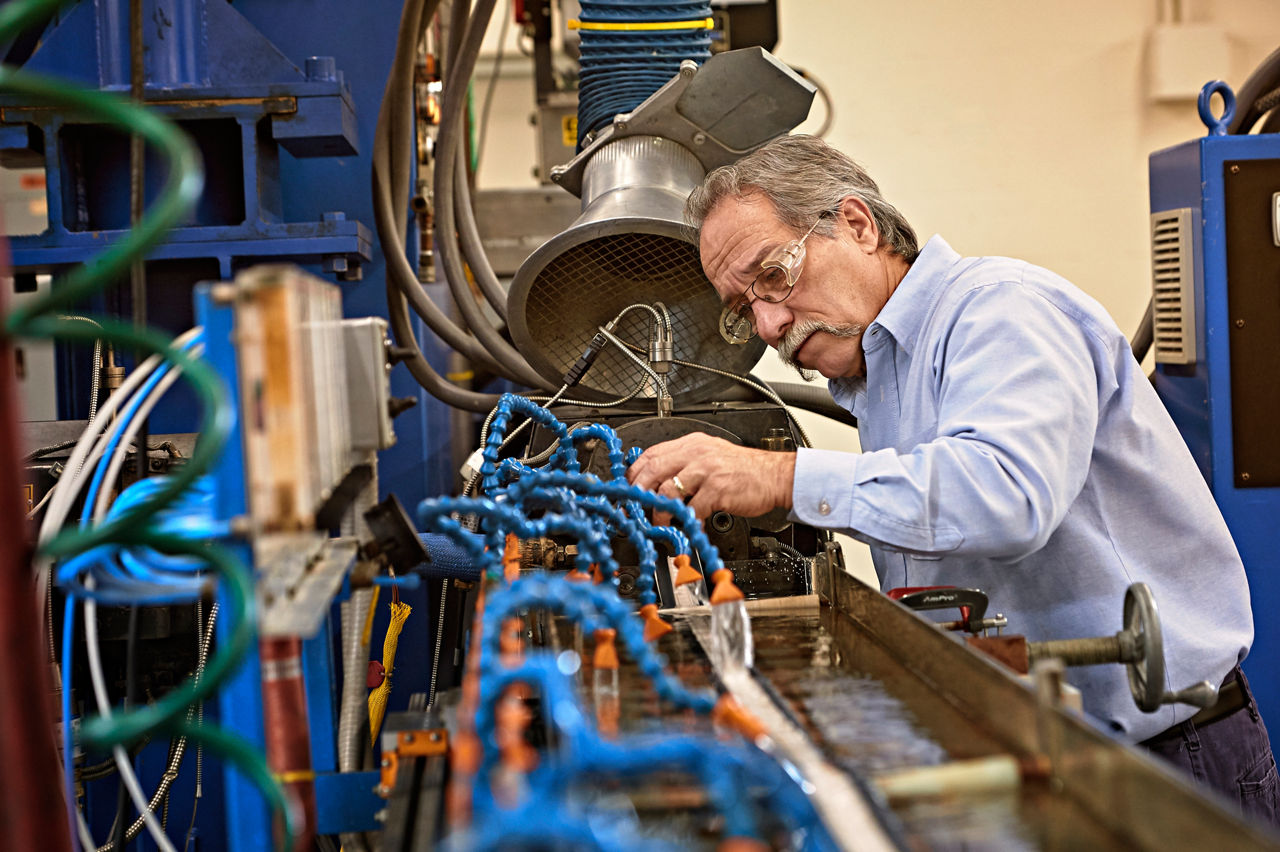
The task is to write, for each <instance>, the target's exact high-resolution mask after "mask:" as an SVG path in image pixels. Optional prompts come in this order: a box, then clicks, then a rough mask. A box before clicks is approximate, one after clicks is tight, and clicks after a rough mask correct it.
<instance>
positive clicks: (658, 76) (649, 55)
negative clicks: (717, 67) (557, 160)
mask: <svg viewBox="0 0 1280 852" xmlns="http://www.w3.org/2000/svg"><path fill="white" fill-rule="evenodd" d="M709 17H711V3H710V2H709V0H664V2H655V3H647V2H642V1H641V2H637V0H582V14H581V16H580V17H579V20H580V21H581V27H580V32H579V36H580V39H581V40H580V48H579V67H580V68H581V76H580V78H579V82H578V150H582V148H583V147H584V140H585V139H586V137H587V134H588V133H594V132H595V131H597V130H599V129H600V128H602V127H605V126H606V125H608V124H609V122H611V121H613V117H614V116H615V115H617V114H618V113H620V112H630V111H631V110H633V109H635V108H636V107H637V106H639V105H640V103H641V102H642V101H644V99H645V98H647V97H649V96H650V95H652V94H653V93H654V92H656V91H657V90H658V89H659V88H661V87H662V85H663V84H664V83H666V82H667V81H668V80H670V79H671V78H672V77H674V76H675V75H676V74H677V73H679V71H680V63H681V62H682V61H684V60H686V59H692V60H693V61H694V62H697V63H698V64H699V65H701V64H702V63H703V62H706V61H707V60H708V59H710V58H711V35H710V32H709V31H708V30H707V28H706V26H705V24H704V23H703V22H705V21H706V19H707V18H709ZM682 23H684V24H688V26H686V27H680V26H679V25H680V24H682ZM628 24H640V25H643V24H671V25H672V28H669V29H642V30H627V29H596V28H593V25H604V26H613V25H628Z"/></svg>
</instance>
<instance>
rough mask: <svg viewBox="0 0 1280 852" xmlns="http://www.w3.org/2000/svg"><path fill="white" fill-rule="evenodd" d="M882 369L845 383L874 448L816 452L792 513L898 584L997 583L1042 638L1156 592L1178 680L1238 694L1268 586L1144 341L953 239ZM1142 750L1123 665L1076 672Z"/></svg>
mask: <svg viewBox="0 0 1280 852" xmlns="http://www.w3.org/2000/svg"><path fill="white" fill-rule="evenodd" d="M862 346H863V351H864V352H865V355H866V365H867V378H866V379H861V378H856V379H836V380H833V381H832V382H831V383H830V387H831V392H832V394H833V395H834V397H835V399H836V401H837V402H838V403H839V404H840V405H841V406H843V407H844V408H847V409H848V410H850V411H851V412H852V413H853V414H854V415H855V416H856V417H857V418H858V434H859V438H860V440H861V443H862V449H863V452H862V453H861V454H855V453H846V452H835V451H830V450H812V449H802V450H800V451H799V453H798V455H797V459H796V475H795V487H794V493H793V499H794V508H793V510H792V517H793V518H794V519H797V520H800V521H803V522H805V523H808V524H811V525H814V526H819V527H825V528H829V529H835V530H839V531H844V532H847V533H848V534H850V535H852V536H853V537H854V538H857V539H860V540H862V541H865V542H867V543H868V544H869V545H871V551H872V555H873V558H874V560H875V566H876V571H877V573H878V574H879V577H880V583H881V587H882V588H884V589H890V588H894V587H897V586H929V585H954V586H963V587H973V588H978V589H981V590H983V591H984V592H986V593H987V595H988V596H989V597H990V601H991V606H990V609H989V610H988V611H989V612H1000V613H1004V614H1005V615H1006V616H1007V617H1008V619H1009V632H1014V633H1021V634H1025V635H1026V637H1027V639H1028V640H1030V641H1037V640H1044V639H1067V638H1075V637H1085V636H1111V635H1113V634H1115V633H1116V632H1117V631H1118V630H1119V629H1120V628H1121V622H1122V612H1121V611H1122V606H1123V600H1124V594H1125V589H1126V588H1127V587H1128V586H1129V584H1130V583H1134V582H1138V581H1141V582H1144V583H1146V584H1147V585H1149V586H1150V587H1151V591H1152V593H1153V595H1154V597H1155V600H1156V604H1157V606H1158V609H1159V613H1160V621H1161V624H1162V626H1163V629H1164V655H1165V661H1166V664H1167V670H1166V672H1167V683H1166V689H1181V688H1183V687H1185V686H1188V685H1190V684H1192V683H1194V682H1196V681H1200V680H1208V681H1210V682H1212V683H1213V684H1215V685H1217V684H1219V683H1220V682H1221V681H1222V679H1223V677H1224V676H1225V675H1226V674H1227V672H1228V671H1230V670H1231V667H1232V666H1234V665H1235V664H1236V663H1237V662H1238V661H1240V660H1242V659H1244V656H1245V654H1246V653H1247V652H1248V650H1249V644H1250V643H1251V642H1252V641H1253V619H1252V616H1251V615H1250V611H1249V589H1248V585H1247V582H1246V579H1245V573H1244V567H1243V565H1242V564H1241V562H1240V557H1239V555H1238V554H1237V552H1236V548H1235V545H1234V543H1233V542H1232V540H1231V535H1230V533H1229V532H1228V531H1227V526H1226V523H1225V522H1224V521H1223V519H1222V515H1221V513H1219V511H1218V508H1217V506H1216V505H1215V503H1214V501H1213V496H1212V495H1211V494H1210V492H1209V488H1208V486H1207V485H1206V484H1205V481H1204V478H1203V477H1202V476H1201V474H1200V472H1199V470H1198V469H1197V468H1196V465H1195V462H1194V461H1193V459H1192V457H1191V454H1190V452H1189V451H1188V450H1187V447H1186V445H1185V444H1184V443H1183V441H1182V437H1181V436H1180V435H1179V434H1178V431H1177V429H1176V428H1175V427H1174V425H1173V422H1172V421H1171V420H1170V419H1169V416H1168V414H1167V413H1166V412H1165V409H1164V407H1163V406H1162V405H1161V403H1160V400H1159V398H1158V397H1157V396H1156V393H1155V391H1154V390H1153V389H1152V387H1151V383H1150V382H1149V381H1148V380H1147V377H1146V376H1144V375H1143V374H1142V370H1141V367H1140V366H1139V365H1138V363H1137V362H1136V361H1135V360H1134V359H1133V356H1132V354H1131V351H1130V347H1129V343H1128V342H1127V341H1126V339H1125V337H1124V335H1123V334H1121V332H1120V330H1119V328H1117V326H1116V324H1115V322H1114V321H1113V320H1112V319H1111V317H1110V316H1108V315H1107V312H1106V311H1105V310H1104V309H1103V307H1102V306H1101V305H1099V304H1098V303H1097V302H1096V301H1094V300H1093V299H1092V298H1090V297H1089V296H1087V295H1086V294H1085V293H1083V292H1082V291H1080V290H1079V289H1077V288H1076V287H1074V286H1073V285H1072V284H1071V283H1070V282H1068V281H1066V280H1065V279H1063V278H1061V277H1059V276H1057V275H1054V274H1053V273H1052V272H1049V271H1047V270H1045V269H1041V268H1039V267H1036V266H1033V265H1031V264H1029V263H1025V262H1023V261H1018V260H1010V259H1008V258H1001V257H981V258H972V257H961V256H960V255H959V254H957V253H956V252H955V251H953V250H952V248H951V247H950V246H949V245H947V244H946V242H944V241H943V240H942V238H941V237H937V236H935V237H933V238H932V239H931V240H929V242H928V243H927V244H926V245H925V247H924V249H923V250H922V251H921V253H920V256H919V258H917V260H916V261H915V263H914V264H912V266H911V269H910V271H909V272H908V273H907V275H906V277H905V278H904V279H903V280H902V282H901V283H900V284H899V285H898V287H897V289H896V290H895V291H894V293H893V295H892V296H891V297H890V299H889V301H888V303H887V304H885V306H884V308H883V309H882V310H881V311H880V314H879V316H877V317H876V319H875V321H874V322H872V323H871V324H870V325H869V326H868V328H867V331H866V334H865V336H864V338H863V343H862ZM1068 680H1069V682H1070V683H1072V684H1074V685H1075V686H1077V687H1079V689H1080V690H1081V691H1082V693H1083V697H1084V706H1085V710H1086V712H1088V713H1089V714H1091V715H1092V716H1094V717H1095V718H1096V719H1097V720H1100V721H1101V723H1102V724H1103V725H1104V726H1108V727H1110V729H1111V730H1112V731H1115V732H1118V733H1120V734H1121V735H1123V736H1125V737H1127V738H1128V739H1131V740H1143V739H1146V738H1147V737H1150V736H1152V735H1154V734H1156V733H1159V732H1160V731H1163V730H1164V729H1166V728H1168V727H1170V726H1171V725H1174V724H1176V723H1177V722H1180V721H1182V720H1183V719H1186V718H1188V717H1190V716H1191V715H1192V714H1193V713H1194V712H1195V708H1194V707H1190V706H1187V705H1173V706H1165V707H1162V708H1161V709H1160V710H1158V711H1157V712H1155V713H1151V714H1147V713H1143V712H1142V711H1140V710H1138V708H1137V707H1136V705H1135V704H1134V702H1133V699H1132V698H1131V697H1130V693H1129V686H1128V681H1127V678H1126V674H1125V669H1124V667H1122V666H1117V665H1107V666H1089V667H1082V668H1074V669H1069V670H1068Z"/></svg>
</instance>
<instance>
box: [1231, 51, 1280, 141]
mask: <svg viewBox="0 0 1280 852" xmlns="http://www.w3.org/2000/svg"><path fill="white" fill-rule="evenodd" d="M1277 86H1280V48H1277V49H1275V50H1273V51H1271V54H1270V55H1269V56H1268V57H1267V58H1266V59H1264V60H1262V62H1261V63H1259V65H1258V67H1257V68H1255V69H1253V73H1252V74H1250V75H1249V79H1247V80H1245V81H1244V85H1243V86H1241V87H1240V90H1239V91H1237V92H1236V117H1235V118H1233V119H1232V120H1231V124H1229V125H1228V126H1227V132H1228V133H1248V132H1249V131H1250V130H1252V129H1253V125H1254V124H1256V123H1257V121H1258V119H1259V118H1261V117H1262V112H1263V111H1261V110H1259V109H1258V101H1259V100H1261V99H1262V97H1263V96H1264V95H1266V94H1267V93H1268V92H1270V91H1271V90H1272V89H1274V88H1276V87H1277Z"/></svg>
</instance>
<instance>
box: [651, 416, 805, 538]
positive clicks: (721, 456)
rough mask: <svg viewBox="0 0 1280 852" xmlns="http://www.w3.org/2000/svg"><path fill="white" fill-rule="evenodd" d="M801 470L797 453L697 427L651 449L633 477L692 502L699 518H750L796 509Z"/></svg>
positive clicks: (655, 488) (661, 491)
mask: <svg viewBox="0 0 1280 852" xmlns="http://www.w3.org/2000/svg"><path fill="white" fill-rule="evenodd" d="M795 473H796V454H795V453H783V452H775V451H772V450H755V449H751V448H750V447H740V446H738V445H737V444H733V443H730V442H729V441H726V440H724V439H723V438H713V437H712V436H710V435H707V434H706V433H704V432H694V433H692V434H689V435H685V436H684V437H681V438H676V439H675V440H674V441H665V442H663V443H661V444H655V445H654V446H652V447H650V448H649V449H647V450H645V451H644V454H643V455H641V456H640V458H638V459H636V461H635V463H634V464H632V465H631V467H630V469H629V470H628V471H627V479H628V480H630V481H631V482H632V484H634V485H639V486H640V487H641V488H647V489H649V490H651V491H657V492H658V493H659V494H661V495H662V496H664V497H671V498H674V499H676V500H682V501H684V502H685V503H688V504H689V508H691V509H693V511H694V513H695V514H697V516H698V517H699V518H706V517H708V516H709V515H710V514H711V513H712V512H717V511H725V512H729V513H730V514H734V515H741V516H743V517H748V518H750V517H755V516H756V515H763V514H764V513H765V512H768V511H770V510H772V509H776V508H779V507H781V508H785V509H790V508H791V488H792V484H793V481H794V479H795ZM676 478H678V479H679V481H680V487H677V486H676V482H675V479H676ZM682 489H683V493H681V490H682ZM655 521H658V522H659V523H661V522H662V520H660V519H659V518H655Z"/></svg>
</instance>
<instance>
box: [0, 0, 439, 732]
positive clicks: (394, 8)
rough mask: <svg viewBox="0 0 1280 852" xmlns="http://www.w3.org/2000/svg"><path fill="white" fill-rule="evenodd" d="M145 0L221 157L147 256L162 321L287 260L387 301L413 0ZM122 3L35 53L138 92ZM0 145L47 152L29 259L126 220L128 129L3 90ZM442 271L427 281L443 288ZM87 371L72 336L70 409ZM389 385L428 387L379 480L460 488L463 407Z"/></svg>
mask: <svg viewBox="0 0 1280 852" xmlns="http://www.w3.org/2000/svg"><path fill="white" fill-rule="evenodd" d="M144 7H145V9H144V11H145V18H146V21H147V24H146V30H145V33H144V36H145V42H146V52H145V65H146V70H147V78H148V85H147V99H148V102H149V103H151V104H152V105H153V106H154V107H155V108H156V109H157V110H160V111H163V112H165V113H167V114H169V115H170V116H172V117H173V118H174V119H175V120H177V121H179V122H180V123H182V125H183V126H184V128H185V129H186V130H187V131H188V132H189V133H191V134H192V135H193V136H194V138H195V141H196V143H197V145H198V146H199V148H200V152H201V154H202V155H203V158H204V161H205V167H206V172H207V174H208V180H207V181H206V191H205V196H204V198H203V199H202V200H201V202H200V204H199V207H198V208H197V211H196V213H195V214H194V216H193V217H192V219H191V221H189V222H187V223H185V225H184V227H182V228H179V229H177V230H176V231H174V232H173V233H172V234H171V235H170V238H169V240H168V241H167V242H166V243H165V244H164V245H162V246H160V247H159V248H157V249H156V250H155V251H154V252H153V253H152V254H151V255H150V258H149V260H148V263H147V278H148V312H147V313H148V320H149V322H151V323H152V324H155V325H158V326H160V327H162V328H165V329H168V330H170V331H172V332H174V333H178V332H181V331H185V330H186V329H187V328H189V327H190V326H191V325H192V322H193V314H192V310H191V297H190V292H191V288H192V287H193V286H194V285H195V284H196V283H197V282H199V281H204V280H212V279H218V278H222V279H227V278H230V277H231V276H232V275H233V274H234V273H235V271H236V270H238V269H240V268H242V267H245V266H249V265H252V264H255V263H260V262H264V261H281V260H287V261H290V262H293V263H297V264H298V265H300V266H303V267H304V268H306V269H307V270H308V271H310V272H313V273H315V274H317V275H320V276H322V277H328V278H330V279H335V278H336V279H338V280H340V281H342V282H343V306H344V313H345V314H346V315H347V316H382V317H385V316H386V293H385V263H384V261H383V258H382V256H381V250H380V247H379V246H378V244H377V242H376V240H374V239H373V237H372V234H371V232H370V230H369V228H368V227H367V226H366V223H370V222H372V221H373V204H372V199H371V197H370V190H369V180H370V170H371V152H372V148H373V131H374V123H375V121H376V118H377V114H378V108H379V105H380V104H381V101H382V90H383V86H384V84H385V82H386V77H387V72H388V70H389V68H390V63H391V57H392V53H393V47H394V45H395V40H396V30H397V26H398V23H399V16H400V11H401V3H400V2H398V0H369V2H366V3H363V4H361V7H360V10H359V14H356V15H352V14H351V7H350V5H349V4H346V3H341V2H338V0H237V2H236V3H235V5H234V6H232V5H231V4H228V3H226V2H224V0H144ZM127 9H128V3H127V0H80V2H79V3H77V4H74V5H72V6H69V7H67V9H65V10H64V11H63V12H60V13H59V14H58V16H56V17H55V18H54V20H53V21H52V22H51V23H50V25H49V27H48V29H47V30H46V32H45V33H44V34H43V35H42V37H41V38H40V40H39V43H38V45H37V46H36V48H35V50H34V51H33V52H32V53H31V55H30V58H29V59H27V60H26V61H25V63H24V64H23V67H24V68H26V69H28V70H31V71H36V72H41V73H47V74H54V75H56V76H58V77H62V78H67V79H70V80H75V81H78V82H79V83H81V84H83V85H86V86H90V87H94V88H103V89H108V90H114V91H120V92H122V93H124V92H127V90H128V73H127V70H128V39H127V32H126V29H125V22H126V21H127V18H128V14H127ZM0 161H3V162H4V163H5V164H6V165H8V166H22V165H25V166H41V165H43V166H44V167H45V170H46V181H47V187H48V188H47V200H48V210H49V213H48V218H49V226H48V229H47V230H46V231H45V232H44V233H42V234H37V235H32V236H13V235H11V236H10V248H11V250H12V254H13V258H12V259H13V265H14V268H15V271H16V272H17V273H18V274H20V275H21V274H29V273H33V272H36V271H51V272H55V273H56V271H57V270H59V269H60V268H65V267H66V266H69V265H72V264H76V263H82V262H84V261H86V260H88V259H90V258H91V257H92V256H93V255H95V254H97V253H98V252H100V251H101V250H102V248H103V247H104V246H105V245H107V244H109V242H110V241H111V240H113V239H115V238H116V237H118V236H119V234H120V233H121V232H122V229H124V228H127V226H128V208H129V201H128V199H129V181H128V164H129V157H128V140H127V138H126V137H124V136H122V135H120V134H117V133H113V132H100V129H99V128H96V127H94V126H92V125H84V124H77V123H76V122H75V119H74V118H73V117H71V116H67V115H65V114H63V113H59V112H58V111H56V110H49V109H41V108H40V106H39V105H37V104H23V103H18V102H15V101H14V100H12V99H10V100H7V101H6V100H3V99H0ZM147 176H148V185H149V187H152V188H154V186H157V185H158V183H159V180H158V178H161V177H162V174H161V173H160V170H159V168H157V167H150V168H148V169H147ZM410 236H411V237H413V236H414V235H410ZM409 250H410V251H411V252H416V244H414V245H410V246H409ZM414 259H415V260H416V254H415V256H414ZM356 278H358V279H359V280H352V279H356ZM55 286H56V284H55ZM445 286H446V285H445V284H443V283H439V284H434V285H429V286H427V288H426V289H427V290H428V292H429V293H430V294H431V295H432V297H433V298H438V299H441V300H443V299H446V298H447V296H446V294H445V289H444V288H445ZM126 289H127V288H126ZM92 307H94V308H95V309H104V308H105V309H108V310H114V311H120V312H124V313H126V314H127V313H128V311H129V310H130V308H131V305H130V299H129V295H128V293H127V292H125V293H117V294H115V295H113V296H110V297H108V300H107V301H106V303H105V304H100V305H95V306H92ZM414 327H415V331H416V332H417V334H418V337H419V339H420V340H422V342H423V348H424V350H425V352H426V355H427V357H428V359H429V360H430V361H431V362H432V364H433V366H435V368H436V369H437V370H438V371H441V372H443V371H445V369H446V361H447V357H448V354H449V352H448V350H447V348H446V347H444V346H443V345H441V344H440V343H439V342H438V341H436V340H435V339H434V337H433V336H432V335H431V334H430V333H429V332H427V331H426V330H425V328H424V327H423V326H422V324H421V323H420V322H417V321H416V320H415V324H414ZM125 360H127V358H126V359H125ZM87 373H88V355H87V354H85V353H84V352H82V351H79V350H75V351H72V350H71V349H70V348H68V347H60V349H59V375H58V384H59V388H60V402H59V408H60V411H59V416H60V417H63V418H81V419H83V418H85V417H87V402H86V401H85V400H86V398H87V387H88V382H87ZM392 389H393V393H394V394H395V395H396V396H400V397H408V396H413V397H416V398H417V399H418V401H419V405H418V406H417V407H416V408H414V409H412V410H410V411H409V412H407V413H405V414H403V415H401V416H400V417H399V418H398V419H397V421H396V434H397V439H398V443H397V445H396V446H395V447H392V448H391V449H390V450H386V451H384V452H383V453H382V454H381V456H380V461H381V468H382V471H383V478H382V483H381V484H382V491H383V493H386V492H394V493H396V494H398V495H400V498H401V500H403V501H404V502H405V503H407V504H409V505H414V504H416V503H418V502H419V501H421V500H422V499H425V498H426V497H433V496H437V495H439V494H442V493H447V492H449V491H451V490H452V488H453V483H454V479H455V474H454V472H453V471H452V469H451V468H452V463H451V457H450V448H449V431H450V422H449V416H450V415H449V410H448V409H447V408H446V407H445V406H444V405H443V404H441V403H439V402H437V401H435V400H434V399H432V398H430V397H427V396H425V395H424V394H423V392H422V391H421V389H420V388H419V387H418V386H417V384H416V383H415V382H414V381H413V380H412V378H411V377H410V376H409V375H408V373H407V372H406V371H404V370H397V371H395V373H394V374H393V375H392ZM194 408H195V405H194V399H193V398H192V397H191V396H190V395H189V393H188V392H187V391H186V389H185V388H183V387H181V386H178V387H175V388H174V392H173V393H172V394H171V398H170V399H167V400H166V401H165V402H164V403H163V404H162V405H161V406H160V407H159V408H158V409H157V411H156V412H155V413H154V414H153V416H152V418H151V431H152V432H153V433H163V432H187V431H191V430H192V429H193V428H194V427H195V422H194V420H193V419H192V416H191V412H192V411H193V410H194ZM406 674H407V672H406ZM395 709H397V708H395V707H394V706H393V707H392V710H393V711H394V710H395Z"/></svg>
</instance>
